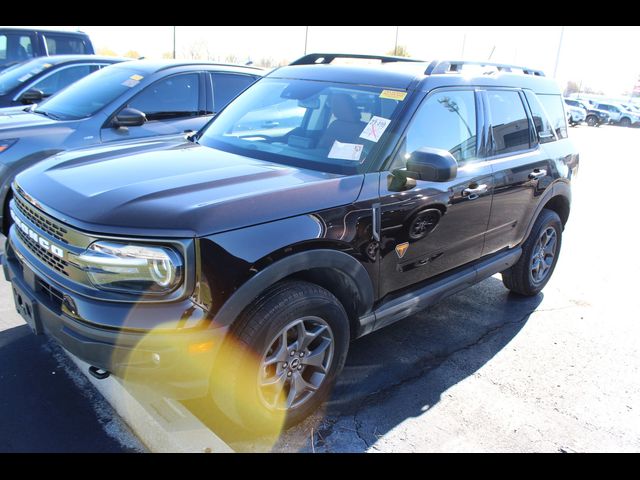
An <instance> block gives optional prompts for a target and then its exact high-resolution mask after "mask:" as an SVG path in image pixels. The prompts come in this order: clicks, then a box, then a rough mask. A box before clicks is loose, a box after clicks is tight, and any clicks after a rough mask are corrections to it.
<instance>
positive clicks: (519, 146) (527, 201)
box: [483, 89, 566, 255]
mask: <svg viewBox="0 0 640 480" xmlns="http://www.w3.org/2000/svg"><path fill="white" fill-rule="evenodd" d="M553 97H554V99H555V100H556V101H557V103H558V105H557V106H558V107H559V110H558V108H556V113H557V115H556V116H558V117H559V118H554V120H551V119H550V116H549V115H547V113H546V109H545V108H544V107H543V105H542V104H541V103H540V101H539V100H538V98H537V97H536V95H535V94H533V93H532V92H526V93H525V92H523V91H520V90H507V89H489V90H487V91H486V92H485V93H484V101H485V104H486V106H487V117H488V121H489V125H490V128H489V135H490V140H489V144H490V149H489V152H490V158H489V160H490V162H491V165H492V168H493V177H494V190H493V205H492V208H491V219H490V221H489V228H488V230H487V235H486V239H485V248H484V252H483V255H487V254H491V253H494V252H496V251H498V250H501V249H503V248H505V247H513V246H515V245H518V244H519V243H520V242H521V241H522V240H523V237H524V235H525V234H526V230H527V228H528V226H529V221H530V220H531V218H532V216H533V214H534V212H535V210H536V207H537V206H538V203H539V199H540V197H541V196H542V195H543V193H544V192H545V190H546V188H547V187H548V186H549V185H550V184H551V179H552V176H551V174H552V170H551V169H552V164H551V157H550V156H549V154H548V151H547V150H546V149H544V148H541V147H540V145H541V144H545V143H551V142H554V141H556V140H557V138H558V135H564V136H565V137H566V118H565V116H564V110H563V108H562V99H561V97H560V96H559V95H554V96H553ZM527 106H530V109H529V108H527ZM556 131H557V133H556Z"/></svg>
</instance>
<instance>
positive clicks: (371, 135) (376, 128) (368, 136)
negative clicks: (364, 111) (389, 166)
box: [360, 116, 391, 142]
mask: <svg viewBox="0 0 640 480" xmlns="http://www.w3.org/2000/svg"><path fill="white" fill-rule="evenodd" d="M390 123H391V120H389V119H387V118H382V117H376V116H373V117H371V120H369V123H367V126H366V127H364V130H363V131H362V133H361V134H360V138H364V139H365V140H371V141H372V142H377V141H378V140H380V137H381V136H382V134H383V133H384V131H385V130H386V129H387V127H388V126H389V124H390Z"/></svg>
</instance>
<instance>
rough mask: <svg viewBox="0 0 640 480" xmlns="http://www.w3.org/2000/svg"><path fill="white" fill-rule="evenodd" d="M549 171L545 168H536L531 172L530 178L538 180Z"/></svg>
mask: <svg viewBox="0 0 640 480" xmlns="http://www.w3.org/2000/svg"><path fill="white" fill-rule="evenodd" d="M546 176H547V171H546V170H545V169H544V168H536V169H535V170H534V171H533V172H531V173H530V174H529V178H530V179H531V180H536V179H538V178H542V177H546Z"/></svg>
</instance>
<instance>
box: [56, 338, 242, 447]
mask: <svg viewBox="0 0 640 480" xmlns="http://www.w3.org/2000/svg"><path fill="white" fill-rule="evenodd" d="M65 352H66V354H67V355H68V356H69V358H71V360H72V361H73V363H75V364H76V366H77V367H78V368H79V369H80V370H81V371H82V373H83V374H84V375H85V376H86V377H87V378H88V379H89V381H90V382H91V384H92V385H93V386H94V387H96V389H97V390H98V391H99V392H100V394H102V396H103V397H104V398H105V399H106V400H107V402H109V404H110V405H111V406H112V407H113V409H114V410H115V411H116V412H118V415H120V416H121V417H122V419H123V420H124V421H125V422H126V423H127V425H129V427H130V428H131V430H132V431H133V433H134V434H135V435H137V436H138V438H139V439H140V441H141V442H142V443H144V445H145V446H146V447H147V448H148V449H149V451H151V452H153V453H198V452H201V453H202V452H204V453H233V450H232V449H231V447H229V446H228V445H227V444H226V443H225V442H223V441H222V440H221V439H220V438H219V437H218V436H217V435H216V434H215V433H213V432H212V431H211V430H209V429H208V428H207V427H206V426H205V425H204V424H203V423H202V422H200V420H198V418H196V417H195V416H194V415H193V414H192V413H191V412H190V411H189V410H187V409H186V408H185V407H184V405H182V404H181V403H180V402H178V401H176V400H173V399H170V398H164V397H159V396H158V395H157V394H156V393H154V392H153V391H151V390H150V389H149V388H147V387H144V386H138V385H130V384H127V385H126V387H125V385H123V384H122V381H121V380H120V379H118V378H115V377H113V376H110V377H109V378H106V379H104V380H98V379H97V378H94V377H93V376H91V375H90V374H89V364H87V363H85V362H83V361H82V360H80V359H79V358H77V357H75V356H74V355H72V354H71V353H69V352H67V351H66V350H65Z"/></svg>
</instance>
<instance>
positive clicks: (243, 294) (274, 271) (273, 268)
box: [212, 249, 374, 327]
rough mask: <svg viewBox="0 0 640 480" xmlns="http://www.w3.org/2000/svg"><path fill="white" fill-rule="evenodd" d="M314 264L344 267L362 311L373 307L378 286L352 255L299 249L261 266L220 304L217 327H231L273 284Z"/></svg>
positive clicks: (322, 250)
mask: <svg viewBox="0 0 640 480" xmlns="http://www.w3.org/2000/svg"><path fill="white" fill-rule="evenodd" d="M312 268H331V269H335V270H338V271H340V272H341V273H342V274H344V275H347V276H348V277H349V278H350V279H351V280H353V282H354V285H355V287H356V289H357V291H358V296H359V304H360V313H361V314H362V313H366V312H370V311H371V309H372V308H373V301H374V290H373V284H372V282H371V278H370V277H369V274H368V273H367V271H366V270H365V268H364V267H363V266H362V265H361V264H360V262H359V261H358V260H356V259H355V258H354V257H352V256H351V255H348V254H346V253H344V252H341V251H338V250H330V249H318V250H309V251H305V252H299V253H295V254H293V255H291V256H289V257H286V258H283V259H281V260H278V261H276V262H274V263H273V264H271V265H269V266H268V267H266V268H265V269H263V270H261V271H260V272H258V273H257V274H255V275H254V276H253V277H251V278H250V279H249V280H248V281H247V282H245V283H244V284H243V285H242V286H241V287H240V288H238V289H237V290H236V291H235V292H234V293H233V295H231V297H229V298H228V299H227V301H226V302H225V303H224V304H223V305H222V307H220V309H219V310H218V312H217V313H216V314H215V315H214V321H213V322H212V323H213V324H214V325H215V326H216V327H227V326H229V325H231V324H232V323H233V322H234V321H235V319H236V318H238V317H239V316H240V314H241V313H242V312H243V310H244V309H245V308H246V307H247V306H249V304H250V303H251V302H252V301H253V300H255V299H256V298H257V297H258V296H259V295H260V294H261V293H262V292H264V291H265V290H266V289H268V288H269V287H270V286H271V285H273V284H275V283H277V282H278V281H280V280H282V279H283V278H285V277H288V276H289V275H292V274H294V273H298V272H304V271H305V270H309V269H312Z"/></svg>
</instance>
